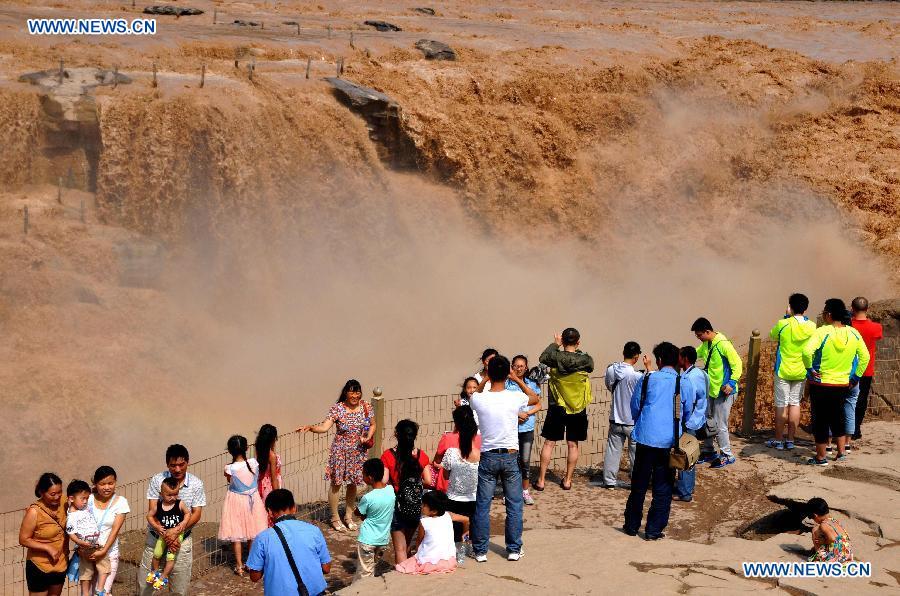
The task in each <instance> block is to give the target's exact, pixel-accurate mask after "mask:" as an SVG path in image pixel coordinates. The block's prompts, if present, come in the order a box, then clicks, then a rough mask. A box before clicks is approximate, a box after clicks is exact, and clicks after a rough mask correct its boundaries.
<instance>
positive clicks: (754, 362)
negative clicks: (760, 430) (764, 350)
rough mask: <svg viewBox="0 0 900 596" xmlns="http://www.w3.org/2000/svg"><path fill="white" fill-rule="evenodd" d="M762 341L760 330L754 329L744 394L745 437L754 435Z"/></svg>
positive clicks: (748, 353)
mask: <svg viewBox="0 0 900 596" xmlns="http://www.w3.org/2000/svg"><path fill="white" fill-rule="evenodd" d="M761 343H762V340H761V339H760V337H759V329H754V330H753V333H751V335H750V345H749V347H748V350H747V388H746V393H744V423H743V425H742V427H741V432H742V434H743V435H744V436H745V437H749V436H750V434H751V433H753V426H754V425H753V422H754V419H755V418H756V386H757V384H758V383H759V348H760V344H761Z"/></svg>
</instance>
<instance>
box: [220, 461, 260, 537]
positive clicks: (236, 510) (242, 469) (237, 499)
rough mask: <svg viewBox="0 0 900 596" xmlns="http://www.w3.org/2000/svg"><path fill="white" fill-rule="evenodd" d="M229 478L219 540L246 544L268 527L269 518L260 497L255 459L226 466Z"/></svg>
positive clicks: (223, 504) (257, 468) (257, 465)
mask: <svg viewBox="0 0 900 596" xmlns="http://www.w3.org/2000/svg"><path fill="white" fill-rule="evenodd" d="M225 473H226V474H229V475H231V483H230V484H229V485H228V492H226V493H225V501H224V502H223V503H222V520H221V521H220V522H219V540H223V541H225V542H245V541H247V540H253V539H254V538H256V535H257V534H259V533H260V532H262V531H263V530H265V529H266V528H267V527H268V525H269V524H268V516H267V515H266V508H265V506H264V505H263V500H262V499H261V498H260V496H259V488H258V484H259V483H258V480H259V464H258V463H257V462H256V460H255V459H248V460H247V461H238V462H234V463H231V464H228V465H227V466H225Z"/></svg>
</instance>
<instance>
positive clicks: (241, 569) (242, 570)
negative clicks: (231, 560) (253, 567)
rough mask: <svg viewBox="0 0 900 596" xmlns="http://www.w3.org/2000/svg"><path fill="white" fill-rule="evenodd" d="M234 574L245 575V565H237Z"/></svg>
mask: <svg viewBox="0 0 900 596" xmlns="http://www.w3.org/2000/svg"><path fill="white" fill-rule="evenodd" d="M234 574H235V575H237V576H238V577H244V566H243V565H241V566H240V567H237V566H235V568H234Z"/></svg>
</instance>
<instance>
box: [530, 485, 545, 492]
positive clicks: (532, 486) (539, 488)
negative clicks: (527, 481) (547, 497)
mask: <svg viewBox="0 0 900 596" xmlns="http://www.w3.org/2000/svg"><path fill="white" fill-rule="evenodd" d="M531 488H533V489H534V490H536V491H538V492H544V489H545V488H546V487H545V486H544V485H543V484H542V485H540V486H538V485H537V484H532V485H531Z"/></svg>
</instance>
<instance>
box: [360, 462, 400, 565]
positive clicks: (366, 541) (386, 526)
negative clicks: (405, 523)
mask: <svg viewBox="0 0 900 596" xmlns="http://www.w3.org/2000/svg"><path fill="white" fill-rule="evenodd" d="M363 482H365V483H366V484H367V485H369V486H370V487H371V488H372V490H370V491H369V492H367V493H366V494H365V495H364V496H363V498H362V499H361V500H360V501H359V505H358V506H357V507H356V511H355V513H356V515H357V516H359V517H361V518H362V519H363V523H362V525H361V526H360V528H359V538H358V539H357V543H356V553H357V555H359V568H358V569H357V571H356V576H357V577H369V576H372V575H374V574H375V567H376V566H377V565H378V561H380V560H381V557H382V556H383V555H384V547H386V546H387V545H388V544H389V543H390V541H391V520H392V519H393V517H394V504H395V501H396V496H395V495H394V487H393V486H391V485H390V484H387V483H385V481H384V463H383V462H382V461H381V460H380V459H378V458H372V459H370V460H368V461H367V462H366V463H364V464H363Z"/></svg>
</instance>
